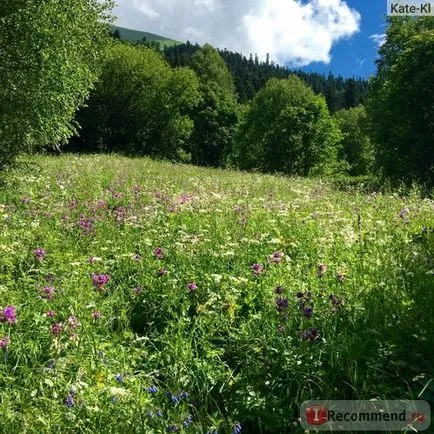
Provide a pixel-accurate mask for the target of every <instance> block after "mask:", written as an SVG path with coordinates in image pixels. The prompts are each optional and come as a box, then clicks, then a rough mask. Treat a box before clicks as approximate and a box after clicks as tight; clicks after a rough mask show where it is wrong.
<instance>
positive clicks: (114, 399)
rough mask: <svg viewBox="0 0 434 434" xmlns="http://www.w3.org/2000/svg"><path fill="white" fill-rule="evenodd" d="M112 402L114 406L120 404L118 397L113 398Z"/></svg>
mask: <svg viewBox="0 0 434 434" xmlns="http://www.w3.org/2000/svg"><path fill="white" fill-rule="evenodd" d="M111 400H112V403H113V404H116V403H117V402H118V398H117V396H112V398H111Z"/></svg>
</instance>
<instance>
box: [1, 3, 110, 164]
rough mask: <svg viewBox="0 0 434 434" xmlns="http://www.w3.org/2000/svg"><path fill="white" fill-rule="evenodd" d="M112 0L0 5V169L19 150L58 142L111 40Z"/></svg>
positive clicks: (69, 130) (71, 126) (66, 133)
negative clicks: (109, 25) (110, 13)
mask: <svg viewBox="0 0 434 434" xmlns="http://www.w3.org/2000/svg"><path fill="white" fill-rule="evenodd" d="M111 6H112V5H111V1H99V0H73V1H71V2H68V5H67V6H65V4H64V2H59V1H58V0H44V1H39V0H14V1H11V2H2V4H1V6H0V28H1V29H2V30H1V33H0V80H1V90H0V93H1V98H0V144H1V148H0V170H1V169H2V168H4V167H5V166H7V165H8V164H10V163H11V162H12V161H13V159H14V157H16V156H17V155H18V154H19V153H20V152H22V151H28V150H32V149H34V148H36V147H39V146H43V145H58V144H59V143H63V142H64V141H65V140H66V139H67V138H68V137H69V136H70V135H71V134H72V133H73V132H74V130H75V126H74V123H73V122H72V119H73V117H74V114H75V112H76V110H77V108H78V107H80V105H82V104H83V102H84V100H85V98H86V97H87V95H88V93H89V90H90V88H91V87H92V85H93V83H94V81H95V80H96V79H97V76H98V72H99V65H100V63H101V59H102V58H103V56H104V49H105V48H106V47H107V46H108V44H109V39H110V38H109V36H108V35H109V28H108V25H107V23H108V22H109V21H110V17H109V12H110V9H111Z"/></svg>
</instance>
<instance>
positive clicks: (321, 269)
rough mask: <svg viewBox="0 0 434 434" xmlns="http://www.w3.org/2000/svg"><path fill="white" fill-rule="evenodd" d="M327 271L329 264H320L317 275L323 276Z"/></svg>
mask: <svg viewBox="0 0 434 434" xmlns="http://www.w3.org/2000/svg"><path fill="white" fill-rule="evenodd" d="M326 271H327V265H325V264H319V265H318V271H317V276H318V277H323V276H324V274H325V273H326Z"/></svg>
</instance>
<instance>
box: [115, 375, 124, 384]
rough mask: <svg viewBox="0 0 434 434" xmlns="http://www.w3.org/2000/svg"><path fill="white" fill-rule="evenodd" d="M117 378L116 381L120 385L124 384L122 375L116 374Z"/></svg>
mask: <svg viewBox="0 0 434 434" xmlns="http://www.w3.org/2000/svg"><path fill="white" fill-rule="evenodd" d="M115 378H116V381H117V382H118V383H122V382H123V381H124V378H123V377H122V375H121V374H116V375H115Z"/></svg>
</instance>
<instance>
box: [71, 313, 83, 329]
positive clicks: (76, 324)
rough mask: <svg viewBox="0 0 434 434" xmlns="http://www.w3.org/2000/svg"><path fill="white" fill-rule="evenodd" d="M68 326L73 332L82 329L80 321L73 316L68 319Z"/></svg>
mask: <svg viewBox="0 0 434 434" xmlns="http://www.w3.org/2000/svg"><path fill="white" fill-rule="evenodd" d="M68 326H69V327H70V328H71V329H72V330H75V329H76V328H78V327H80V321H79V320H78V318H77V317H76V316H74V315H72V316H70V317H69V318H68Z"/></svg>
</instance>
